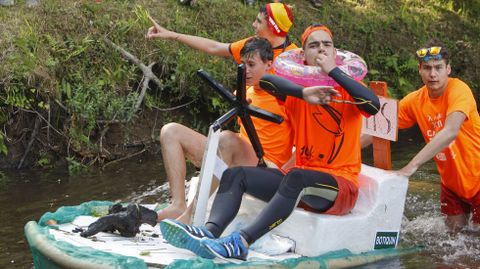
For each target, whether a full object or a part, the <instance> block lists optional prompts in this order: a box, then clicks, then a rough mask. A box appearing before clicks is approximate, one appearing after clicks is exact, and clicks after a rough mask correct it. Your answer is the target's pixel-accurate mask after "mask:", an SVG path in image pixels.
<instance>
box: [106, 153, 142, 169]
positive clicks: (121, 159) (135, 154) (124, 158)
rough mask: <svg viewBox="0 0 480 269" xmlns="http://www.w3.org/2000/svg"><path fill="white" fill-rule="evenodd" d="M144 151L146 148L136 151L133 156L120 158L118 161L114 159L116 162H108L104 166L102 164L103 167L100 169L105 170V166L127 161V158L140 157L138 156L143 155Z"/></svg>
mask: <svg viewBox="0 0 480 269" xmlns="http://www.w3.org/2000/svg"><path fill="white" fill-rule="evenodd" d="M146 150H147V149H146V148H143V149H142V150H140V151H138V152H135V153H133V154H130V155H127V156H125V157H122V158H120V159H116V160H113V161H111V162H108V163H106V164H104V165H103V166H102V169H105V167H107V166H108V165H110V164H114V163H118V162H121V161H123V160H126V159H129V158H132V157H135V156H137V155H140V154H142V153H144V152H145V151H146Z"/></svg>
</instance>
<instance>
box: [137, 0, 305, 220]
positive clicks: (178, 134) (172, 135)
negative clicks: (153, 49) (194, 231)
mask: <svg viewBox="0 0 480 269" xmlns="http://www.w3.org/2000/svg"><path fill="white" fill-rule="evenodd" d="M150 19H151V21H152V24H153V26H152V27H150V28H149V29H148V32H147V36H146V37H147V38H148V39H156V38H160V39H171V40H176V41H178V42H181V43H184V44H185V45H188V46H190V47H192V48H194V49H197V50H200V51H203V52H206V53H208V54H211V55H216V56H224V57H232V58H233V59H234V60H235V61H236V62H237V63H241V53H240V52H241V50H242V48H243V47H244V46H245V44H246V42H247V41H248V40H250V39H252V37H249V38H245V39H242V40H240V41H237V42H233V43H222V42H218V41H215V40H211V39H207V38H203V37H198V36H193V35H186V34H180V33H176V32H173V31H170V30H167V29H165V28H164V27H162V26H160V25H159V24H158V23H157V22H155V21H154V20H153V19H152V18H150ZM292 24H293V14H292V12H291V10H290V8H289V7H288V6H287V5H284V4H282V3H271V4H265V5H264V6H263V7H262V8H260V12H259V13H258V15H257V17H256V19H255V21H254V22H253V28H254V29H255V36H257V37H262V38H265V39H267V40H268V41H269V43H270V44H271V46H272V47H273V58H275V57H276V56H277V55H279V54H280V53H282V52H283V51H286V50H290V49H294V48H297V46H296V45H295V44H293V43H291V42H290V40H289V38H288V35H287V33H288V31H289V29H290V27H291V26H292ZM262 60H265V64H266V63H267V62H269V61H271V60H272V59H268V60H267V59H262ZM256 66H259V64H257V65H256ZM269 66H270V64H268V66H267V67H269ZM247 69H248V68H247ZM250 83H253V82H250ZM247 85H249V86H252V85H253V84H252V85H250V84H248V81H247ZM262 92H263V91H260V92H259V91H258V90H248V91H247V96H248V97H249V98H250V99H251V100H252V102H253V103H252V104H253V105H255V106H258V107H260V108H262V109H265V110H267V111H269V112H272V113H276V114H280V115H282V114H284V111H283V112H282V111H281V110H283V108H280V107H279V105H278V104H276V101H275V99H274V98H273V97H272V96H270V95H268V94H265V93H262ZM257 98H259V99H257ZM253 121H254V125H255V129H256V130H257V132H259V136H260V141H261V143H262V145H263V146H264V150H265V159H266V162H267V163H270V164H275V165H276V166H279V167H281V166H282V165H283V163H284V160H283V158H284V154H283V152H285V151H286V149H285V148H284V147H282V148H280V147H279V146H278V141H277V142H275V139H273V140H271V138H275V137H277V136H275V134H279V133H282V134H284V135H288V134H289V133H290V131H289V129H285V130H280V129H277V128H275V127H272V128H269V127H265V128H264V127H261V126H260V125H266V126H271V125H275V124H274V123H266V122H265V121H263V120H258V119H255V118H253ZM285 124H287V125H288V124H289V123H288V121H286V123H285ZM285 124H282V125H281V126H284V125H285ZM262 129H263V130H264V131H262ZM267 130H268V131H267ZM273 130H276V131H273ZM268 132H272V133H271V134H269V133H268ZM241 134H242V135H241V137H243V138H246V136H245V132H244V131H243V128H242V129H241ZM284 135H281V136H278V137H285V136H284ZM238 138H239V136H238V135H237V134H232V133H229V132H225V133H223V134H222V137H221V140H220V144H219V148H220V152H221V157H222V159H224V160H225V162H226V163H227V164H228V165H230V166H237V165H253V166H254V165H256V164H257V161H258V159H257V158H256V156H255V152H254V151H253V149H252V148H251V146H250V145H249V144H248V146H247V145H245V144H244V143H240V144H238V143H239V142H245V141H244V140H243V138H242V140H239V139H238ZM206 142H207V137H206V136H204V135H203V134H200V133H198V132H196V131H194V130H192V129H190V128H188V127H186V126H184V125H182V124H179V123H175V122H172V123H168V124H166V125H164V126H163V127H162V129H161V131H160V144H161V148H162V156H163V161H164V166H165V173H166V176H167V179H168V182H169V183H170V192H171V194H172V203H171V204H170V205H169V206H168V207H167V208H165V209H164V210H162V211H160V212H158V221H161V220H163V219H165V218H177V217H180V220H181V221H183V222H188V221H189V219H190V216H191V212H190V211H185V210H186V208H187V207H186V201H185V200H186V199H185V183H184V182H185V177H186V164H185V159H188V160H190V161H191V162H192V163H193V164H194V165H195V166H197V167H200V165H201V163H202V159H203V152H204V151H205V148H206V147H205V146H206ZM235 145H237V146H238V148H242V146H240V145H243V148H242V149H241V150H237V151H231V150H230V151H228V153H227V151H225V152H224V153H222V149H228V148H231V147H232V146H235ZM286 145H287V146H288V143H287V144H286ZM230 153H235V154H230ZM279 153H280V155H281V157H278V156H276V155H277V154H279ZM214 183H215V182H214ZM189 210H190V209H189Z"/></svg>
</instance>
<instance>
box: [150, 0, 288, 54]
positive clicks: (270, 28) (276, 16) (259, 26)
mask: <svg viewBox="0 0 480 269" xmlns="http://www.w3.org/2000/svg"><path fill="white" fill-rule="evenodd" d="M150 20H151V22H152V24H153V26H152V27H150V28H149V29H148V32H147V35H146V38H148V39H170V40H175V41H178V42H181V43H183V44H185V45H187V46H189V47H191V48H194V49H196V50H200V51H203V52H206V53H208V54H210V55H216V56H223V57H232V58H233V59H234V60H235V61H236V62H237V63H240V50H241V49H242V47H243V45H244V44H245V42H246V41H247V40H248V39H249V38H251V37H249V38H245V39H242V40H239V41H236V42H233V43H223V42H219V41H216V40H212V39H208V38H204V37H200V36H194V35H187V34H181V33H176V32H174V31H170V30H167V29H165V28H164V27H162V26H161V25H159V24H158V23H157V22H156V21H155V20H154V19H152V18H150ZM292 25H293V14H292V11H291V10H290V8H289V6H288V5H286V4H282V3H269V4H265V5H264V6H262V7H261V8H260V10H259V12H258V14H257V17H256V18H255V20H254V21H253V23H252V26H253V29H254V30H255V36H257V37H262V38H265V39H267V40H268V41H269V42H270V44H271V45H272V47H273V55H274V56H273V58H275V57H276V56H277V55H279V54H280V53H282V52H284V51H285V50H289V49H294V48H297V46H296V45H295V44H293V43H292V42H291V41H290V39H289V37H288V31H289V30H290V27H291V26H292Z"/></svg>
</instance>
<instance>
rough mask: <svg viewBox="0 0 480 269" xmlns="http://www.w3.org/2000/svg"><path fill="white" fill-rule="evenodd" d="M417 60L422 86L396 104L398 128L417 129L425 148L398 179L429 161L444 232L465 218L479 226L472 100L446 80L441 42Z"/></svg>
mask: <svg viewBox="0 0 480 269" xmlns="http://www.w3.org/2000/svg"><path fill="white" fill-rule="evenodd" d="M416 54H417V59H418V61H419V73H420V76H421V78H422V81H423V83H424V84H425V85H424V86H423V87H421V88H420V89H418V90H416V91H414V92H411V93H410V94H408V95H407V96H405V97H404V98H403V99H402V100H401V101H400V104H399V113H398V127H399V128H409V127H412V126H413V125H414V124H415V123H417V124H418V126H419V127H420V130H421V132H422V135H423V137H424V139H425V142H426V143H427V144H426V145H425V147H423V149H422V150H420V152H418V154H417V155H416V156H415V157H414V158H413V159H412V160H411V161H410V162H409V163H408V164H407V165H406V166H405V167H403V168H402V169H400V170H399V171H398V173H399V174H401V175H404V176H407V177H409V176H411V175H412V174H413V173H415V171H417V169H418V168H419V167H420V166H421V165H422V164H424V163H425V162H427V161H428V160H430V159H432V158H434V160H435V162H436V164H437V168H438V172H439V174H440V178H441V193H440V202H441V211H442V213H444V214H446V215H447V217H446V224H447V226H448V228H449V229H450V230H452V231H458V230H459V229H461V228H462V227H464V226H465V225H466V224H467V217H468V215H469V214H470V213H471V214H472V221H473V223H475V224H476V225H480V159H479V157H478V156H479V155H480V117H479V114H478V111H477V104H476V102H475V98H474V96H473V94H472V90H471V89H470V88H469V87H468V85H467V84H465V83H464V82H463V81H461V80H460V79H458V78H450V77H449V75H450V72H451V67H450V59H449V54H448V51H447V48H446V47H445V45H444V44H442V43H441V42H440V41H438V40H431V41H430V42H429V43H428V44H427V45H426V46H425V47H423V48H421V49H419V50H418V51H417V53H416Z"/></svg>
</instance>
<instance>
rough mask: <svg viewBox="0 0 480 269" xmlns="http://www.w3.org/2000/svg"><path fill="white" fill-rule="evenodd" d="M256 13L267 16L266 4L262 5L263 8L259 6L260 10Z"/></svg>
mask: <svg viewBox="0 0 480 269" xmlns="http://www.w3.org/2000/svg"><path fill="white" fill-rule="evenodd" d="M258 13H262V14H264V15H265V16H268V13H267V4H265V5H263V6H260V9H259V10H258Z"/></svg>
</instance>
